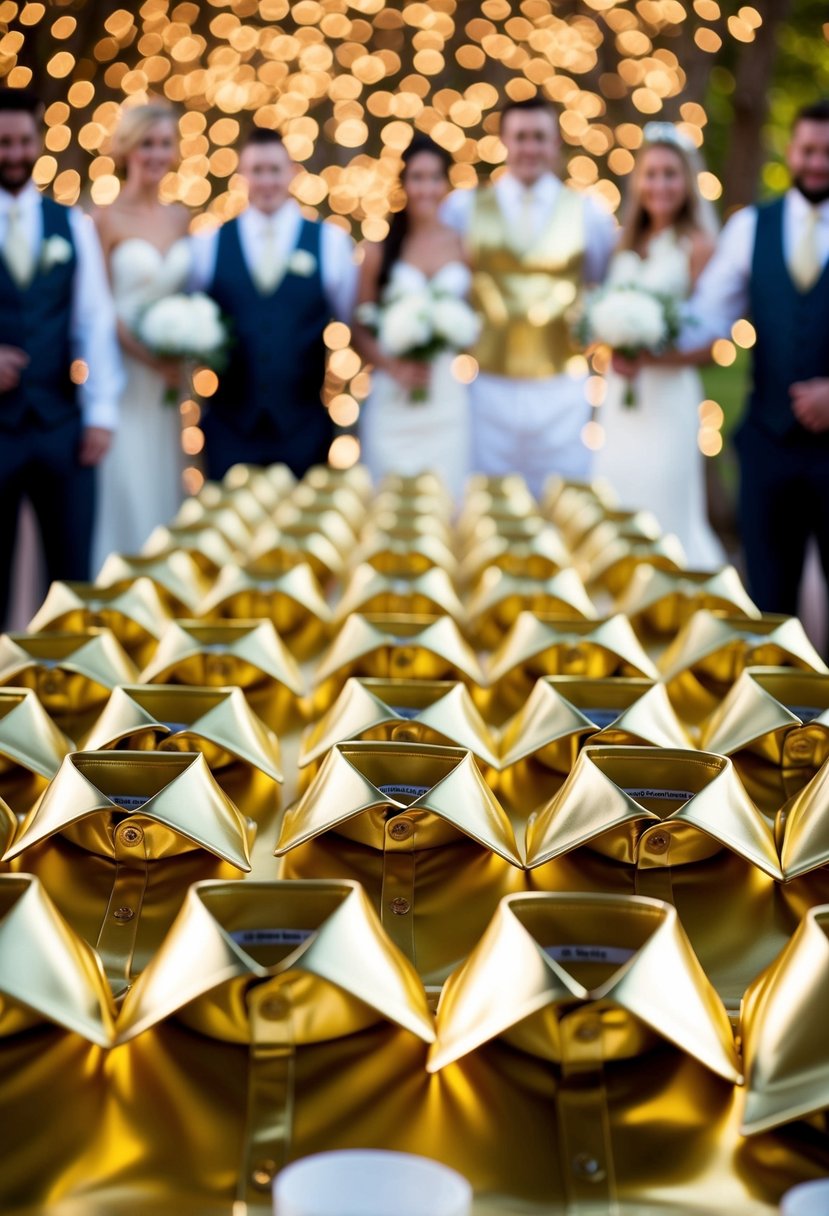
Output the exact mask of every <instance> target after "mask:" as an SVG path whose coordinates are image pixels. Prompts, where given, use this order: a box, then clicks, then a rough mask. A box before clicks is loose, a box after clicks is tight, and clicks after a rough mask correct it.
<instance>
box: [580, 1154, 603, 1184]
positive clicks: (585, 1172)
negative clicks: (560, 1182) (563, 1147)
mask: <svg viewBox="0 0 829 1216" xmlns="http://www.w3.org/2000/svg"><path fill="white" fill-rule="evenodd" d="M573 1173H574V1174H575V1175H576V1177H577V1178H578V1179H579V1180H580V1181H582V1182H601V1180H602V1179H603V1178H604V1176H605V1172H604V1170H603V1169H602V1167H601V1165H600V1164H599V1161H598V1159H597V1158H596V1157H593V1156H591V1154H590V1153H577V1154H576V1156H575V1157H574V1158H573Z"/></svg>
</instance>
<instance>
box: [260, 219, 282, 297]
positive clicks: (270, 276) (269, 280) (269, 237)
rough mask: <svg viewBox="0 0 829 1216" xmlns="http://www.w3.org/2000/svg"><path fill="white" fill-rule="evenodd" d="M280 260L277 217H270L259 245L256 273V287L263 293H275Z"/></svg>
mask: <svg viewBox="0 0 829 1216" xmlns="http://www.w3.org/2000/svg"><path fill="white" fill-rule="evenodd" d="M280 269H281V266H280V260H279V255H278V252H277V248H276V216H273V215H269V216H268V217H267V219H266V220H265V223H264V225H263V227H262V238H261V241H260V244H259V260H258V263H257V265H256V270H255V272H254V278H255V279H256V285H257V287H258V288H259V290H260V291H261V292H263V293H264V294H267V293H268V292H271V291H273V289H274V287H276V284H277V280H278V279H279V272H280Z"/></svg>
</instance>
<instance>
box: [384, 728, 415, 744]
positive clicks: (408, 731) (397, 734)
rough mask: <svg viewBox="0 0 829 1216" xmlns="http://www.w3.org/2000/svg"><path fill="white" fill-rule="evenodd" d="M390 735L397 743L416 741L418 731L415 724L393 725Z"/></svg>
mask: <svg viewBox="0 0 829 1216" xmlns="http://www.w3.org/2000/svg"><path fill="white" fill-rule="evenodd" d="M391 737H392V739H393V740H394V741H395V742H397V743H417V740H418V739H419V738H420V731H419V730H418V728H417V727H416V726H408V725H407V726H393V727H392V732H391Z"/></svg>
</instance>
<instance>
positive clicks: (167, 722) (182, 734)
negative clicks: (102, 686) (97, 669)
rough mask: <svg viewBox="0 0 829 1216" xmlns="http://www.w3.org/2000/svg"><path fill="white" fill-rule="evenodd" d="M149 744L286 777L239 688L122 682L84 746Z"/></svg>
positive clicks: (275, 747) (274, 742)
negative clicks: (198, 753)
mask: <svg viewBox="0 0 829 1216" xmlns="http://www.w3.org/2000/svg"><path fill="white" fill-rule="evenodd" d="M0 728H2V721H0ZM0 740H2V730H1V729H0ZM148 744H149V745H150V747H151V748H153V749H155V748H157V749H158V750H159V751H170V750H174V751H186V752H191V751H203V752H204V753H205V758H206V759H207V762H208V766H209V767H210V768H211V769H212V768H215V767H218V766H220V765H221V763H222V757H224V762H225V763H226V762H228V761H230V762H233V761H239V762H241V763H243V764H249V765H250V766H251V767H252V768H255V769H258V770H259V771H260V772H262V773H265V775H266V776H268V777H270V778H271V780H272V781H278V782H281V781H282V771H281V769H280V766H279V741H278V739H277V737H276V735H275V734H274V732H273V731H272V730H270V729H269V728H268V727H267V726H266V725H265V723H264V722H263V721H262V719H261V718H259V717H257V715H256V714H255V713H254V712H253V710H252V709H251V708H250V706H249V705H248V703H247V701H246V700H245V694H244V693H243V692H242V690H241V688H195V687H193V686H191V685H186V684H129V685H121V686H120V687H119V688H115V689H113V691H112V696H111V697H110V699H109V701H108V703H107V705H106V708H105V709H104V711H103V713H102V714H101V716H100V718H99V719H98V721H97V722H96V723H95V725H94V726H93V727H92V729H91V730H90V732H89V734H88V735H87V736H86V738H85V739H84V740H83V745H82V750H84V751H98V750H102V749H104V748H116V747H117V748H127V747H134V748H139V749H144V748H147V746H148Z"/></svg>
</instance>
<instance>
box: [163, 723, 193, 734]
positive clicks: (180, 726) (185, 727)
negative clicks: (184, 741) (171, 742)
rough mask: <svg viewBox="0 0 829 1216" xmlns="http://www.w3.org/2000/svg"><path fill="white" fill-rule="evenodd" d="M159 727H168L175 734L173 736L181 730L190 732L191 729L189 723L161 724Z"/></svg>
mask: <svg viewBox="0 0 829 1216" xmlns="http://www.w3.org/2000/svg"><path fill="white" fill-rule="evenodd" d="M159 725H160V726H166V727H167V729H168V730H171V731H172V732H173V734H176V733H177V732H178V731H180V730H189V729H190V727H189V723H187V722H161V723H159Z"/></svg>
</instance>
